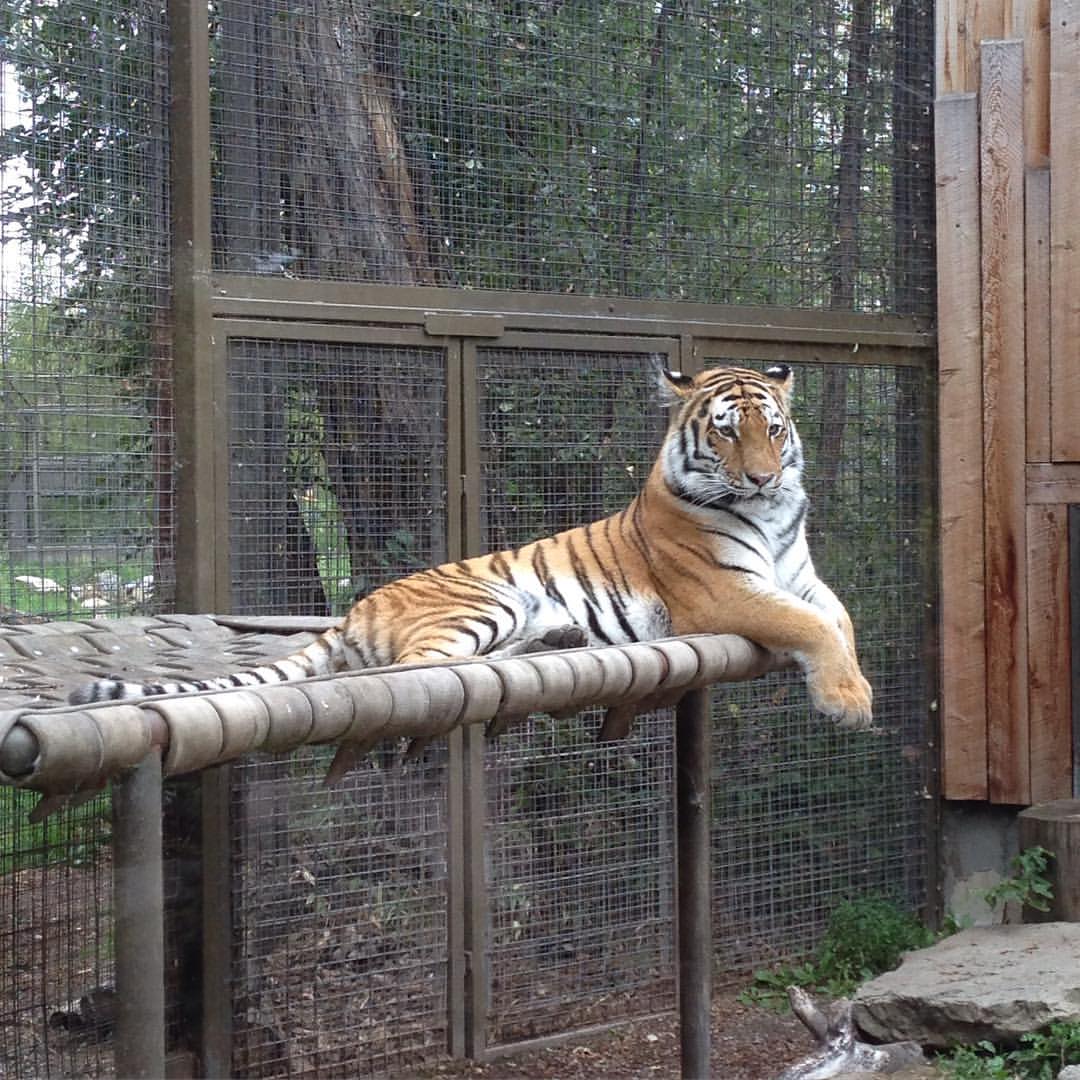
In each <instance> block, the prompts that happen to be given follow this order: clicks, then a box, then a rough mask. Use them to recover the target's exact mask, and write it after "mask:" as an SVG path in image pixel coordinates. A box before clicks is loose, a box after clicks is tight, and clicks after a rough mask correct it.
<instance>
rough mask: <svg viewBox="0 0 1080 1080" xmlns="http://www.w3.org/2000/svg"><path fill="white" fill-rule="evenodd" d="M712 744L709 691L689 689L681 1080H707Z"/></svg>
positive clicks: (682, 809)
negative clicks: (710, 771) (710, 776)
mask: <svg viewBox="0 0 1080 1080" xmlns="http://www.w3.org/2000/svg"><path fill="white" fill-rule="evenodd" d="M710 743H711V731H710V716H709V691H708V689H702V690H691V691H690V693H688V694H687V695H686V696H685V697H684V698H683V699H682V701H680V702H679V704H678V707H677V708H676V711H675V805H676V822H677V829H678V832H677V850H676V859H677V863H678V868H677V873H676V880H677V882H678V939H679V940H678V953H679V1033H680V1039H681V1047H682V1051H681V1075H682V1077H683V1080H706V1078H707V1077H708V1076H709V1051H710V1046H711V1034H712V1033H711V1019H712V952H713V950H712V904H711V901H712V896H711V892H712V890H711V887H710V886H711V875H710V873H709V863H710V858H709V854H710V853H709V820H710V812H709V802H710V799H709V768H710V765H711V754H710Z"/></svg>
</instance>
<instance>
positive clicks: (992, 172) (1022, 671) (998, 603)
mask: <svg viewBox="0 0 1080 1080" xmlns="http://www.w3.org/2000/svg"><path fill="white" fill-rule="evenodd" d="M1023 70H1024V69H1023V45H1022V43H1021V42H1019V41H984V42H983V43H982V89H981V110H980V119H981V126H980V157H981V164H982V170H981V179H982V310H983V318H982V327H983V350H982V364H983V454H984V483H985V489H986V504H985V518H984V522H985V536H986V541H985V546H986V655H987V662H986V682H987V691H986V692H987V724H988V737H987V763H988V767H989V774H990V775H989V793H990V798H991V799H992V800H993V801H995V802H1007V803H1028V802H1030V801H1031V798H1030V795H1031V781H1030V775H1029V767H1028V698H1027V678H1028V670H1027V582H1026V574H1025V561H1024V556H1023V553H1024V551H1025V550H1026V543H1025V539H1024V534H1025V530H1026V515H1025V509H1024V491H1025V485H1024V479H1025V477H1024V459H1023V447H1024V446H1025V441H1026V440H1025V433H1024V421H1025V416H1024V411H1025V410H1024V398H1023V394H1022V393H1017V387H1023V385H1024V143H1023V127H1024V114H1023V84H1024V77H1023Z"/></svg>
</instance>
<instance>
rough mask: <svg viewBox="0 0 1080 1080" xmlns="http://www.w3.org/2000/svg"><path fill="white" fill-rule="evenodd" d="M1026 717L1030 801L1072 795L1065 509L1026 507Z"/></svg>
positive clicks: (1067, 561) (1067, 515)
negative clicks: (1029, 754)
mask: <svg viewBox="0 0 1080 1080" xmlns="http://www.w3.org/2000/svg"><path fill="white" fill-rule="evenodd" d="M1027 515H1028V527H1027V544H1028V550H1027V573H1028V716H1029V720H1030V744H1031V759H1030V760H1031V764H1030V772H1031V800H1032V801H1033V802H1043V801H1045V800H1047V799H1063V798H1067V797H1068V796H1069V795H1071V794H1072V692H1071V691H1072V686H1071V679H1070V670H1069V669H1070V664H1071V655H1070V653H1071V650H1070V648H1069V621H1070V620H1069V615H1070V612H1069V511H1068V507H1066V506H1029V507H1028V510H1027Z"/></svg>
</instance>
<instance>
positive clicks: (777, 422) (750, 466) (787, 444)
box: [662, 364, 802, 506]
mask: <svg viewBox="0 0 1080 1080" xmlns="http://www.w3.org/2000/svg"><path fill="white" fill-rule="evenodd" d="M662 377H663V381H664V384H665V385H666V388H667V389H668V391H669V392H670V393H671V394H672V395H674V398H675V400H676V402H677V403H679V405H680V407H679V409H678V413H677V415H676V417H675V419H674V421H673V422H672V425H671V429H670V430H669V432H668V436H667V440H666V441H665V444H664V452H663V464H664V475H665V479H666V480H667V483H668V486H669V487H670V488H671V490H672V491H673V492H674V493H675V494H676V495H678V496H679V497H681V498H683V499H685V500H687V501H688V502H691V503H694V504H695V505H698V506H709V505H730V504H731V503H733V502H737V501H742V500H746V499H770V498H776V497H777V496H779V495H780V494H781V493H782V491H783V490H784V470H785V469H788V468H790V467H792V466H794V467H795V468H796V469H797V468H799V467H800V466H801V464H802V453H801V449H800V446H799V440H798V435H797V434H796V432H795V427H794V424H793V423H792V420H791V414H790V412H789V409H788V401H789V397H790V394H791V386H792V382H793V377H792V372H791V368H789V367H788V366H787V365H786V364H774V365H773V366H771V367H768V368H766V369H765V371H764V372H760V371H751V370H749V369H747V368H729V367H724V368H711V369H709V370H708V371H703V372H701V373H700V374H698V375H693V376H690V375H683V374H681V373H679V372H676V371H668V370H664V371H663V373H662Z"/></svg>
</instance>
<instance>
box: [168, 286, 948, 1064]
mask: <svg viewBox="0 0 1080 1080" xmlns="http://www.w3.org/2000/svg"><path fill="white" fill-rule="evenodd" d="M237 286H238V283H237V282H236V281H235V280H230V281H229V282H228V286H227V287H226V286H225V285H224V284H215V287H214V289H213V292H214V299H213V301H212V303H211V304H210V305H208V307H207V310H206V313H205V315H204V318H205V323H206V326H205V328H204V329H203V330H202V331H200V334H201V335H205V337H209V338H212V339H213V341H214V347H213V349H211V350H207V351H205V352H192V353H190V354H189V361H190V363H191V364H192V365H193V366H194V367H195V368H196V370H195V371H193V372H189V373H188V374H187V376H186V377H185V381H186V382H188V383H189V384H192V385H202V386H205V387H207V388H209V392H210V396H211V399H212V400H214V401H216V402H222V401H224V400H225V396H226V377H227V376H226V363H225V361H226V354H227V350H228V343H229V341H230V339H232V338H233V337H242V338H253V337H254V338H268V339H273V340H283V341H316V342H335V343H342V342H345V343H350V342H351V343H356V344H367V345H381V344H387V345H394V344H396V345H402V346H416V345H427V346H442V347H443V348H445V349H446V372H447V379H448V386H447V407H448V415H447V423H448V441H447V446H448V456H449V461H450V467H449V468H448V469H447V479H448V495H447V499H448V546H449V550H448V557H449V558H450V559H456V558H461V557H465V556H467V555H469V554H473V553H476V552H477V551H479V550H480V545H481V539H480V533H479V518H478V514H477V512H476V510H477V507H478V506H479V505H480V491H479V483H480V473H481V469H480V449H479V441H478V440H479V425H478V402H477V399H476V388H477V380H476V364H477V350H478V348H480V347H486V346H498V345H507V346H516V347H523V346H533V347H538V348H544V347H547V348H555V349H558V348H562V349H569V348H586V349H590V350H600V351H606V350H611V351H613V352H627V351H631V352H634V351H636V352H641V353H643V354H654V353H658V352H659V353H661V354H664V355H666V356H667V357H668V358H669V361H670V363H671V364H672V365H673V366H678V367H680V368H681V369H682V370H685V371H694V370H697V369H699V368H700V367H701V366H703V364H704V363H705V362H706V360H707V359H708V358H709V357H711V356H716V355H723V356H725V357H745V358H746V359H747V360H752V361H754V360H763V359H765V360H767V359H770V358H773V357H776V358H778V359H779V358H786V359H805V360H810V361H815V362H826V363H828V362H830V361H832V362H836V363H843V364H847V365H850V364H851V363H852V362H853V360H854V361H856V362H858V363H861V364H867V365H880V364H883V363H885V364H888V365H904V366H911V367H912V368H914V369H916V370H919V371H922V372H924V373H928V372H929V370H930V367H929V365H930V362H931V360H932V357H933V352H932V349H931V344H932V339H931V337H930V336H929V334H928V333H927V332H926V331H925V329H924V328H923V327H922V326H921V325H919V324H918V323H913V322H911V321H908V320H902V319H896V318H891V317H865V316H864V317H859V316H846V317H843V318H840V317H830V318H827V319H824V320H822V319H819V318H818V317H816V316H802V315H799V316H792V314H791V313H790V312H768V311H760V310H724V309H712V308H710V309H702V308H700V307H697V306H692V307H691V308H690V310H684V309H683V308H682V307H681V306H680V305H674V304H673V305H653V304H650V305H638V304H629V303H626V304H618V305H613V304H607V303H603V302H599V301H578V302H572V303H569V304H566V305H565V308H567V309H568V310H564V311H558V310H553V309H555V308H556V305H555V304H554V303H552V302H551V301H550V300H548V299H545V301H544V302H543V303H539V302H532V303H529V302H526V303H521V299H522V298H520V297H516V296H515V297H499V296H494V295H492V296H484V297H477V296H474V295H472V294H464V295H463V294H456V293H440V292H438V291H431V292H427V291H425V293H424V295H423V296H422V297H417V296H416V291H417V290H414V289H405V290H397V289H389V290H384V289H381V288H380V289H371V288H369V287H355V288H354V287H349V286H335V287H321V286H313V285H311V284H309V283H300V282H273V283H268V282H266V281H262V280H258V279H253V280H251V281H250V282H244V283H243V284H242V289H243V291H244V295H235V296H234V295H233V293H234V291H235V290H236V288H237ZM467 305H468V306H467ZM559 306H563V305H559ZM610 307H617V308H618V309H619V310H617V311H616V312H614V313H612V312H605V311H603V310H599V309H604V308H610ZM544 308H546V310H536V309H544ZM822 322H824V323H825V325H824V326H823V325H821V324H822ZM178 377H179V373H178ZM198 412H199V410H197V409H193V410H190V411H184V412H183V413H182V414H181V416H180V417H178V426H179V431H178V437H179V440H180V443H181V445H184V443H185V442H186V443H187V444H188V445H197V446H198V452H199V458H200V461H202V462H203V464H204V465H205V466H207V467H206V468H205V469H199V468H187V467H182V468H181V469H180V470H179V477H180V481H179V483H180V491H179V495H180V498H181V499H184V498H187V499H188V500H190V505H192V506H198V507H199V508H200V514H199V515H198V517H197V518H188V517H185V516H184V515H181V516H180V522H181V527H180V530H179V533H178V537H177V567H178V573H177V582H178V588H182V587H184V585H185V583H186V587H187V589H188V590H189V591H188V592H187V593H186V595H185V599H184V601H183V603H184V604H185V605H187V606H189V607H191V608H192V609H193V610H202V611H207V610H211V611H219V612H224V611H228V610H230V593H229V583H230V558H229V555H230V553H229V535H228V524H229V515H228V486H229V485H228V481H229V471H228V445H229V420H228V415H227V410H225V409H223V408H215V409H211V410H210V411H209V414H208V415H203V416H199V415H198ZM927 430H928V431H929V430H932V423H931V420H930V418H927ZM930 460H931V455H927V462H928V470H929V461H930ZM455 462H456V463H459V464H460V468H455V467H454V463H455ZM922 480H923V483H924V484H931V485H932V482H933V474H932V473H931V472H929V471H928V473H927V475H926V476H924V477H923V478H922ZM185 489H186V490H185ZM928 490H932V487H931V488H928ZM928 524H929V519H928ZM926 587H927V598H928V602H929V600H930V598H931V597H932V581H931V580H930V578H929V576H928V578H927V582H926ZM932 678H933V676H931V681H932ZM483 746H484V739H483V737H482V735H481V733H480V732H478V731H475V730H472V729H470V730H466V731H462V732H455V733H454V734H453V735H452V736H451V739H450V757H449V777H448V783H449V788H448V795H449V800H450V805H449V807H448V821H449V840H448V855H449V867H448V868H449V874H450V878H449V882H448V885H449V892H450V895H449V899H448V903H449V907H448V916H449V919H448V974H449V980H450V986H451V988H452V989H451V991H450V993H449V994H448V1006H449V1016H448V1018H447V1025H448V1026H447V1030H448V1034H449V1050H450V1052H451V1053H452V1054H454V1055H455V1056H463V1055H464V1056H470V1057H474V1058H478V1059H485V1058H490V1057H491V1056H493V1055H498V1054H499V1053H504V1052H506V1049H508V1048H510V1047H512V1046H514V1045H520V1044H515V1043H510V1044H500V1043H499V1041H498V1040H495V1039H493V1038H492V1036H491V1034H490V1032H489V1031H488V1028H487V1017H488V1008H489V1004H490V1003H489V1000H488V996H487V995H488V992H489V984H490V968H489V963H488V958H487V952H486V948H485V935H486V933H487V912H488V907H487V902H488V901H487V889H486V883H485V863H484V852H485V836H484V829H485V822H486V813H487V811H486V806H485V791H484V783H483V776H484V765H483V753H484V751H483ZM227 772H228V766H225V767H222V768H220V769H215V770H211V771H210V772H209V773H207V774H204V776H203V779H202V796H201V801H202V807H201V816H202V836H203V843H204V845H205V853H204V854H205V859H206V860H207V861H206V864H205V870H204V880H203V887H204V895H205V897H206V899H205V910H206V912H207V918H206V921H204V945H203V980H202V985H203V989H204V993H205V994H206V997H205V999H204V1003H203V1011H202V1015H203V1032H202V1040H201V1042H202V1047H203V1053H202V1059H203V1067H204V1069H205V1070H206V1075H210V1076H213V1075H228V1072H229V1063H230V1055H231V1051H232V1037H233V1033H232V1030H231V1023H230V1020H229V1017H230V1015H231V1011H230V1010H231V1001H230V999H229V989H230V987H229V976H228V973H229V971H230V961H231V949H232V944H231V940H230V934H229V926H228V922H229V920H227V919H223V918H222V914H223V912H226V911H228V909H229V888H228V871H229V865H230V864H229V851H230V844H231V832H230V828H231V825H230V809H229V800H228V796H227V789H228V777H227ZM223 791H224V792H225V794H223ZM932 807H933V804H932V803H928V815H932V812H933V810H932ZM928 826H930V827H931V828H930V833H929V835H931V836H932V820H931V819H930V818H928ZM927 849H928V853H929V854H930V856H931V858H932V856H933V843H932V841H931V842H930V843H928V845H927ZM933 874H934V870H933V866H932V865H931V866H929V867H928V868H927V880H928V881H930V883H931V888H930V890H929V892H930V895H931V896H933V895H934V893H935V888H934V887H933V881H934V878H933ZM567 1034H569V1033H566V1032H564V1033H561V1034H559V1035H552V1036H544V1037H540V1038H539V1039H538V1040H532V1041H531V1042H533V1043H534V1042H539V1043H541V1044H542V1043H546V1042H550V1041H551V1040H552V1039H560V1038H565V1037H566V1036H567ZM692 1038H699V1036H693V1037H692Z"/></svg>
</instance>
